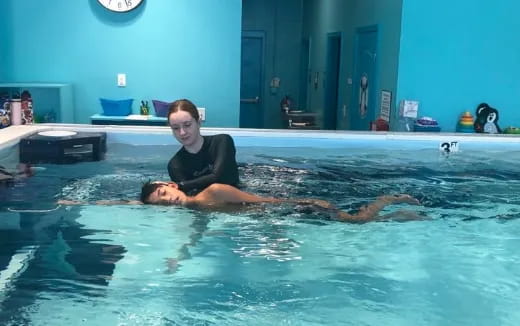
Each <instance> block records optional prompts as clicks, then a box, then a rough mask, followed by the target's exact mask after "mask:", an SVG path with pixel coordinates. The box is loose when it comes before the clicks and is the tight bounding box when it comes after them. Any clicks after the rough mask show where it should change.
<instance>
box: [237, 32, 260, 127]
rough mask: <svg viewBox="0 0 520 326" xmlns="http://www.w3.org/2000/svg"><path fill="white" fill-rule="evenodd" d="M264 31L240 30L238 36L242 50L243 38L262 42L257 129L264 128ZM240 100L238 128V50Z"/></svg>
mask: <svg viewBox="0 0 520 326" xmlns="http://www.w3.org/2000/svg"><path fill="white" fill-rule="evenodd" d="M265 34H266V33H265V31H261V30H242V32H241V35H240V48H241V49H242V39H243V38H244V37H248V38H259V39H261V40H262V58H261V59H260V67H261V71H260V90H259V92H260V94H259V96H260V102H259V103H258V104H257V105H258V108H259V110H260V112H261V121H260V122H259V127H258V128H263V126H264V119H265V99H266V97H265V95H266V94H265V51H266V50H265V39H266V36H265ZM240 76H241V77H240V94H239V96H240V98H239V99H238V100H239V102H238V103H239V106H240V108H239V111H240V113H239V127H242V126H240V114H242V110H241V106H242V103H241V101H240V100H241V98H242V50H240Z"/></svg>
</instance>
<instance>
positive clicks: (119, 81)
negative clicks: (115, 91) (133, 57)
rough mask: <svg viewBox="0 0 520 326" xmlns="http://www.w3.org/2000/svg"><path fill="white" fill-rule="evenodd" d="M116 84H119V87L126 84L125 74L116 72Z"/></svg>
mask: <svg viewBox="0 0 520 326" xmlns="http://www.w3.org/2000/svg"><path fill="white" fill-rule="evenodd" d="M117 86H119V87H125V86H126V74H117Z"/></svg>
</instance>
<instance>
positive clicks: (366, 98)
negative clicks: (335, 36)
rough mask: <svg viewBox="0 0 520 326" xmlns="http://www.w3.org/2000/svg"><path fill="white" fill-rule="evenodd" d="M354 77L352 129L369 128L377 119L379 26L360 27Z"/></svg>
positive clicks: (351, 110) (351, 107) (351, 111)
mask: <svg viewBox="0 0 520 326" xmlns="http://www.w3.org/2000/svg"><path fill="white" fill-rule="evenodd" d="M355 49H356V50H355V53H354V55H355V59H354V77H353V87H352V90H353V92H354V94H353V96H352V100H353V103H351V105H350V112H349V113H350V114H349V116H350V129H352V130H369V129H370V122H371V121H374V120H375V119H376V107H377V105H376V104H377V103H376V89H377V80H376V79H377V74H376V64H377V27H376V26H371V27H365V28H359V29H358V30H357V33H356V48H355Z"/></svg>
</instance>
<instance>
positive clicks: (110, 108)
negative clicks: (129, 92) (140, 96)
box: [99, 98, 134, 116]
mask: <svg viewBox="0 0 520 326" xmlns="http://www.w3.org/2000/svg"><path fill="white" fill-rule="evenodd" d="M99 101H100V102H101V107H102V108H103V115H111V116H125V115H129V114H131V113H132V103H133V102H134V99H127V100H108V99H105V98H100V99H99Z"/></svg>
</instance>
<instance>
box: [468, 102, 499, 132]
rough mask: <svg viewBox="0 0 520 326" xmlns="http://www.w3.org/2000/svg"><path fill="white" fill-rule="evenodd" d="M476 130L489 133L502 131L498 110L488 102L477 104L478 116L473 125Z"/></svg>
mask: <svg viewBox="0 0 520 326" xmlns="http://www.w3.org/2000/svg"><path fill="white" fill-rule="evenodd" d="M473 127H474V128H475V132H480V133H482V132H484V133H488V134H497V133H501V132H502V130H501V129H500V127H499V126H498V111H497V109H494V108H492V107H490V106H489V105H488V104H487V103H481V104H479V105H478V106H477V118H476V119H475V124H474V125H473Z"/></svg>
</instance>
